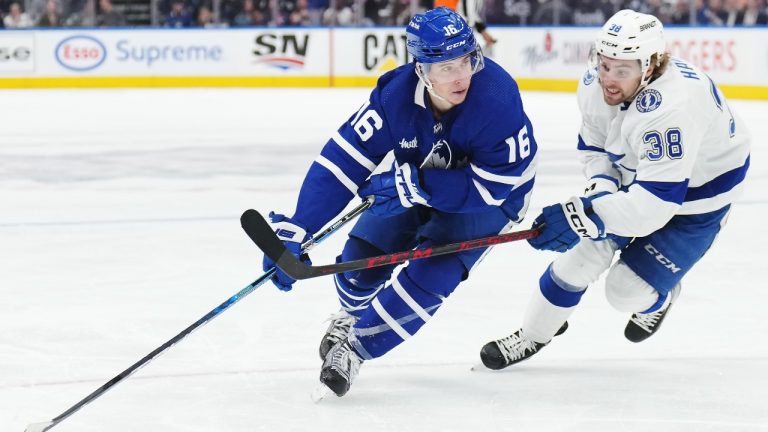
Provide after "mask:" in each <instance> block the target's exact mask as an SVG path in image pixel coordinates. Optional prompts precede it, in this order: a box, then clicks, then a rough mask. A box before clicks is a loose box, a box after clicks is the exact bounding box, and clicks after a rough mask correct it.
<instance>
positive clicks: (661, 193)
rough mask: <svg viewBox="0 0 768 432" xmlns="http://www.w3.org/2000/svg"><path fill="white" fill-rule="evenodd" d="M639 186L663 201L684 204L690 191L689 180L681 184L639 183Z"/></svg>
mask: <svg viewBox="0 0 768 432" xmlns="http://www.w3.org/2000/svg"><path fill="white" fill-rule="evenodd" d="M637 185H638V186H640V187H642V188H643V189H645V190H647V191H648V192H650V193H651V194H653V195H654V196H655V197H657V198H659V199H660V200H662V201H666V202H671V203H675V204H682V203H683V200H684V199H685V192H686V191H687V190H688V179H685V180H684V181H681V182H654V181H638V182H637Z"/></svg>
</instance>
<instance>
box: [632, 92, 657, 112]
mask: <svg viewBox="0 0 768 432" xmlns="http://www.w3.org/2000/svg"><path fill="white" fill-rule="evenodd" d="M635 101H636V102H635V106H636V107H637V110H638V111H640V112H641V113H647V112H651V111H653V110H655V109H656V108H658V107H659V106H661V93H659V91H658V90H656V89H645V90H643V91H641V92H640V94H639V95H637V98H635Z"/></svg>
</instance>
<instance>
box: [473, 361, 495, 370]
mask: <svg viewBox="0 0 768 432" xmlns="http://www.w3.org/2000/svg"><path fill="white" fill-rule="evenodd" d="M469 370H470V371H472V372H491V371H492V370H491V369H488V367H487V366H485V365H484V364H483V363H482V362H481V363H477V364H475V365H474V366H472V367H471V368H470V369H469Z"/></svg>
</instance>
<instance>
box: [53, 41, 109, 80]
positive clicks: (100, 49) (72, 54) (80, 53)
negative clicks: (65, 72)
mask: <svg viewBox="0 0 768 432" xmlns="http://www.w3.org/2000/svg"><path fill="white" fill-rule="evenodd" d="M55 55H56V61H58V62H59V64H60V65H62V66H64V67H65V68H67V69H71V70H74V71H87V70H91V69H95V68H97V67H99V65H101V64H102V63H104V60H106V59H107V48H106V47H105V46H104V44H103V43H101V41H99V40H98V39H96V38H93V37H91V36H83V35H77V36H70V37H68V38H66V39H64V40H63V41H61V42H59V44H58V45H56V50H55Z"/></svg>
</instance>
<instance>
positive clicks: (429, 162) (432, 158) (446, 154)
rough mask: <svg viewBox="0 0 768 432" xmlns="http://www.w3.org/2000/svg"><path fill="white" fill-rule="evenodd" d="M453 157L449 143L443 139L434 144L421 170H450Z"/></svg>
mask: <svg viewBox="0 0 768 432" xmlns="http://www.w3.org/2000/svg"><path fill="white" fill-rule="evenodd" d="M452 157H453V153H452V151H451V146H449V145H448V141H446V140H444V139H441V140H439V141H437V142H436V143H434V144H432V151H430V152H429V154H428V155H427V157H426V158H424V162H422V163H421V168H444V169H447V168H450V167H451V159H452Z"/></svg>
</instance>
